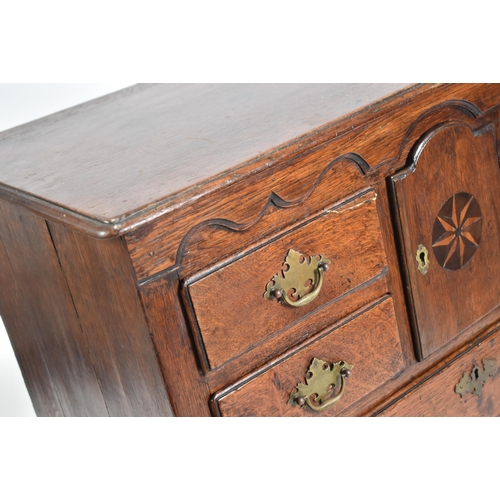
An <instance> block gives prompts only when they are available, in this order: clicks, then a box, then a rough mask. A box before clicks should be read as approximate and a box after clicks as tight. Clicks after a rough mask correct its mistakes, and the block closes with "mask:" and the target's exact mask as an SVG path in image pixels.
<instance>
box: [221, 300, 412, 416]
mask: <svg viewBox="0 0 500 500" xmlns="http://www.w3.org/2000/svg"><path fill="white" fill-rule="evenodd" d="M314 357H316V358H319V359H323V360H324V361H328V362H334V361H340V360H345V361H347V362H349V363H351V364H353V365H354V368H353V370H352V376H351V377H350V378H349V379H348V381H347V382H346V390H345V393H344V395H343V397H342V399H341V400H340V401H339V402H338V403H337V404H336V405H335V406H334V407H333V408H331V409H329V410H327V411H325V412H322V413H315V412H312V411H310V410H305V409H301V408H299V407H297V406H293V405H288V404H287V401H288V398H289V396H290V392H291V391H292V389H293V388H294V387H295V386H296V385H297V384H298V383H299V382H301V381H302V382H304V378H305V374H306V371H307V368H308V366H309V363H310V361H311V359H312V358H314ZM403 366H404V363H403V356H402V352H401V346H400V343H399V335H398V330H397V325H396V321H395V318H394V310H393V307H392V300H391V299H390V298H388V299H386V300H384V301H382V302H381V303H378V304H377V305H375V306H374V307H372V308H371V309H369V310H367V311H365V312H364V313H363V314H360V315H359V316H357V317H356V318H354V319H352V320H351V321H349V322H348V323H346V324H344V325H342V326H340V327H339V328H337V329H334V330H333V331H331V332H330V333H328V334H327V335H326V336H324V337H323V338H322V339H320V340H318V341H316V342H314V343H312V344H310V345H308V346H307V347H305V348H303V349H301V350H298V351H297V352H295V353H293V354H292V355H291V356H289V357H286V359H283V360H282V361H280V362H279V363H277V364H276V363H274V364H273V365H272V366H270V367H267V369H265V370H264V371H261V372H260V373H258V374H255V375H254V377H253V378H251V380H249V381H247V382H245V383H244V384H243V385H241V386H237V387H235V388H234V389H233V390H230V392H229V393H223V394H220V395H217V396H216V397H215V401H216V405H217V406H218V409H219V411H220V414H221V416H334V415H339V414H342V415H349V411H348V409H349V406H351V405H352V404H353V403H355V402H357V401H358V400H360V399H361V398H362V397H363V396H365V395H366V394H368V393H369V392H371V391H373V390H375V389H376V388H377V387H379V386H380V385H382V384H383V383H384V382H386V381H387V380H388V379H390V378H392V377H394V376H396V375H397V374H398V373H399V372H400V371H401V370H402V369H403Z"/></svg>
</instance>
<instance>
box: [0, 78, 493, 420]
mask: <svg viewBox="0 0 500 500" xmlns="http://www.w3.org/2000/svg"><path fill="white" fill-rule="evenodd" d="M499 122H500V85H497V84H440V85H430V84H424V85H410V84H371V85H367V84H366V85H365V84H363V85H358V84H356V85H347V84H330V85H212V84H210V85H138V86H135V87H131V88H130V89H126V90H124V91H121V92H118V93H116V94H111V95H109V96H106V97H104V98H101V99H97V100H95V101H91V102H89V103H86V104H83V105H81V106H77V107H75V108H71V109H69V110H67V111H63V112H61V113H57V114H55V115H51V116H49V117H47V118H43V119H41V120H37V121H35V122H32V123H29V124H26V125H23V126H21V127H17V128H15V129H12V130H9V131H6V132H4V133H2V134H0V183H1V184H0V198H1V199H0V241H1V244H0V279H1V280H2V286H1V287H0V309H1V314H2V317H3V319H4V322H5V325H6V328H7V331H8V333H9V336H10V339H11V342H12V345H13V348H14V350H15V353H16V356H17V358H18V361H19V364H20V367H21V370H22V373H23V376H24V378H25V381H26V385H27V387H28V391H29V393H30V396H31V398H32V400H33V404H34V406H35V410H36V412H37V414H38V415H40V416H42V415H43V416H171V415H176V416H354V415H384V416H388V415H399V416H410V415H415V416H420V415H422V416H423V415H428V416H430V415H447V416H451V415H467V416H473V415H485V416H486V415H488V416H489V415H497V414H500V393H499V391H498V389H497V387H498V385H499V384H500V382H499V380H500V377H499V376H498V363H497V361H498V357H499V353H500V352H499V351H500V347H499V346H500V344H499V343H498V337H499V335H500V333H499V329H500V308H499V305H500V259H499V258H498V251H499V250H498V249H499V248H500V201H499V200H500V172H499V160H498V158H499V157H498V145H497V141H498V138H499V131H500V125H499Z"/></svg>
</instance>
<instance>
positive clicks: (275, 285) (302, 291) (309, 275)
mask: <svg viewBox="0 0 500 500" xmlns="http://www.w3.org/2000/svg"><path fill="white" fill-rule="evenodd" d="M329 264H330V261H329V260H328V259H326V258H324V257H323V256H321V255H318V256H314V257H306V256H304V255H302V254H301V253H300V252H297V251H296V250H293V249H290V250H288V253H287V255H286V258H285V262H284V263H283V266H286V269H285V270H284V271H281V273H278V274H275V275H274V276H273V277H272V278H271V280H270V281H269V283H268V284H267V286H266V291H265V293H264V298H266V299H269V300H277V301H278V302H280V303H282V304H283V303H285V304H288V305H289V306H292V307H301V306H305V305H306V304H309V303H310V302H311V301H313V300H314V299H315V298H316V297H317V296H318V294H319V292H320V290H321V287H322V286H323V273H325V272H326V271H328V269H329ZM292 299H293V300H292Z"/></svg>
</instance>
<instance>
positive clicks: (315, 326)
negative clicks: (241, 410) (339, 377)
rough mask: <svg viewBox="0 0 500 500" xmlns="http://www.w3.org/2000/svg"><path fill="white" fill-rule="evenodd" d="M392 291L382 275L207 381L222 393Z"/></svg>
mask: <svg viewBox="0 0 500 500" xmlns="http://www.w3.org/2000/svg"><path fill="white" fill-rule="evenodd" d="M388 291H389V287H388V282H387V275H385V274H381V275H379V276H377V277H376V278H374V279H373V280H370V281H368V282H367V283H364V284H363V285H361V286H359V287H357V288H353V289H352V290H350V291H349V292H348V293H346V294H344V295H342V296H341V297H339V298H338V299H335V300H333V301H331V302H329V303H328V304H325V305H324V306H323V307H318V308H317V309H316V310H315V311H313V312H312V313H310V315H309V316H308V317H307V320H305V321H298V322H297V323H295V324H292V325H290V326H289V327H288V328H286V330H281V331H278V332H275V333H274V334H272V335H269V336H268V337H267V338H266V340H265V342H263V343H260V344H257V345H255V346H253V347H252V349H250V350H248V351H246V352H245V353H243V354H241V355H239V356H237V357H236V358H233V359H232V360H231V362H230V363H225V364H223V365H221V366H220V367H218V368H216V369H214V370H212V371H210V372H209V373H207V374H206V381H207V383H208V384H209V386H210V390H211V392H212V393H213V392H215V391H220V390H222V389H223V388H224V387H227V385H228V384H229V383H231V382H233V381H234V380H239V379H241V378H243V377H245V376H248V374H249V373H251V372H254V371H255V370H257V369H258V368H260V367H261V366H263V365H266V364H268V363H270V362H272V360H273V359H275V358H276V357H279V356H283V355H284V354H285V353H286V352H287V351H290V349H295V348H296V347H297V346H299V345H300V344H302V343H304V342H310V341H311V340H312V339H313V338H315V337H316V336H318V334H319V332H322V331H324V330H325V329H327V328H330V327H331V325H333V324H335V323H338V322H340V321H343V320H346V318H348V317H350V316H351V315H353V314H355V313H356V311H357V310H358V309H362V308H363V307H365V306H366V304H369V303H372V302H376V301H377V300H380V298H381V297H383V296H384V295H385V294H387V292H388Z"/></svg>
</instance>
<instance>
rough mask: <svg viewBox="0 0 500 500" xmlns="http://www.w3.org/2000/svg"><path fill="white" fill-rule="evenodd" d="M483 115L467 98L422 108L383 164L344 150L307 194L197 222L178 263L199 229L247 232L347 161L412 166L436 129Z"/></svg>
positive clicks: (364, 171)
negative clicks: (245, 213) (240, 216)
mask: <svg viewBox="0 0 500 500" xmlns="http://www.w3.org/2000/svg"><path fill="white" fill-rule="evenodd" d="M483 117H485V118H488V117H487V116H485V114H484V113H481V110H480V109H479V108H477V106H475V105H474V104H472V103H470V102H468V101H462V100H448V101H444V102H443V103H440V104H438V105H436V106H433V107H432V108H429V109H428V110H426V111H425V112H423V113H422V114H421V115H420V116H419V117H418V118H417V119H416V120H415V121H414V122H413V123H412V124H411V126H410V127H409V128H408V131H407V132H406V134H405V136H404V138H403V140H402V141H401V146H400V148H399V151H398V155H397V157H394V158H389V159H388V160H387V161H384V162H382V163H381V164H378V165H375V166H370V165H369V164H368V163H367V162H366V161H365V160H364V159H363V158H362V157H361V156H360V155H358V154H356V153H353V152H350V153H347V154H343V155H340V156H338V157H336V158H335V159H334V160H332V161H330V162H329V163H328V164H327V166H326V167H325V168H324V169H323V170H322V171H321V173H320V174H319V175H318V177H317V178H316V180H315V182H314V184H313V185H312V187H311V188H310V189H309V191H308V192H307V193H306V194H305V195H304V196H301V197H299V198H297V199H293V200H286V199H284V198H282V197H281V196H279V195H278V194H276V193H275V192H274V191H272V192H271V193H270V194H269V196H268V198H267V200H266V202H265V203H264V205H263V206H262V208H261V210H260V211H259V212H258V213H257V214H256V216H255V217H254V218H253V220H252V221H251V222H248V223H238V222H236V221H233V220H229V219H225V218H213V219H209V220H205V221H203V222H200V223H198V224H196V225H195V226H193V227H192V228H191V229H190V230H189V231H188V232H187V233H186V234H185V235H184V237H183V238H182V240H181V242H180V244H179V247H178V249H177V254H176V267H177V266H181V265H182V261H183V257H184V255H185V254H187V253H188V250H187V248H188V246H189V242H190V239H191V238H192V237H193V235H194V234H195V233H197V232H199V231H203V230H205V229H210V228H214V229H221V230H228V231H233V232H238V233H241V232H245V231H247V230H249V229H250V228H252V227H254V226H255V225H257V224H258V223H259V222H260V221H261V220H262V219H263V218H264V217H265V215H266V214H267V213H269V212H270V210H271V209H272V208H274V207H275V208H278V209H286V208H293V207H296V206H298V205H300V204H301V203H304V202H305V201H306V200H307V199H308V198H309V197H310V196H311V195H312V194H313V193H314V191H315V190H316V189H317V187H318V186H319V185H320V184H321V182H322V181H323V179H324V177H325V176H326V175H327V174H328V173H329V172H330V171H331V170H332V168H334V167H335V166H337V165H339V164H340V163H342V162H344V161H347V162H351V163H353V164H354V165H355V166H356V168H357V169H358V170H359V172H360V175H362V176H367V175H374V174H375V173H376V172H377V171H378V170H379V169H380V168H381V167H382V166H383V165H384V166H386V165H387V163H391V164H392V165H393V167H392V169H391V170H390V171H388V173H387V176H389V175H390V174H391V173H392V172H395V171H396V170H398V169H399V168H401V167H402V166H404V165H405V164H406V165H410V167H409V168H410V169H411V168H412V165H413V163H414V161H415V157H416V156H418V154H419V152H420V150H421V149H422V148H423V147H424V146H425V143H426V142H427V141H428V140H429V139H430V138H431V137H432V135H433V134H434V132H435V131H436V130H437V129H440V128H441V127H442V126H446V125H455V126H456V125H460V124H462V125H466V126H468V127H469V128H470V129H471V130H475V129H477V128H480V127H483V126H484V125H485V124H487V123H485V120H484V119H482V118H483ZM404 172H405V171H403V172H402V174H404Z"/></svg>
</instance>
